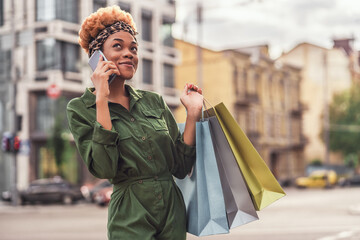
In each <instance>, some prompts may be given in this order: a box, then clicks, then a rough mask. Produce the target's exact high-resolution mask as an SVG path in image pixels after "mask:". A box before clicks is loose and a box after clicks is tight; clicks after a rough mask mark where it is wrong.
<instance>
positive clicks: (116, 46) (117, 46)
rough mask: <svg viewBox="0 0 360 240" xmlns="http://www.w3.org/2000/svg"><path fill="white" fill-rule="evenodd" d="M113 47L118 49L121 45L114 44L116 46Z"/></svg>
mask: <svg viewBox="0 0 360 240" xmlns="http://www.w3.org/2000/svg"><path fill="white" fill-rule="evenodd" d="M113 47H115V48H119V47H121V45H120V44H119V43H116V44H114V45H113Z"/></svg>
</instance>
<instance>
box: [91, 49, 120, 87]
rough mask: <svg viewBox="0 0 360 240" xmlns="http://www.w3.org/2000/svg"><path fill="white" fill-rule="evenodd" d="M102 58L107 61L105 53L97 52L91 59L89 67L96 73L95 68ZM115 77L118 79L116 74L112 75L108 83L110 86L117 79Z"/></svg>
mask: <svg viewBox="0 0 360 240" xmlns="http://www.w3.org/2000/svg"><path fill="white" fill-rule="evenodd" d="M100 56H103V59H104V61H107V59H106V57H105V55H104V53H103V52H102V51H101V50H96V51H95V52H94V53H93V55H91V57H90V59H89V65H90V67H91V69H92V70H93V71H95V68H96V66H97V65H98V62H99V58H100ZM115 77H116V74H111V75H110V77H109V80H108V83H109V84H110V83H111V82H112V81H113V80H114V79H115Z"/></svg>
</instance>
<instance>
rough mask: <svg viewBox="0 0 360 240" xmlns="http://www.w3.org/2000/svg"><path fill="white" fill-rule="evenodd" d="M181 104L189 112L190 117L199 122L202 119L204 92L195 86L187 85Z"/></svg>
mask: <svg viewBox="0 0 360 240" xmlns="http://www.w3.org/2000/svg"><path fill="white" fill-rule="evenodd" d="M180 101H181V103H182V104H183V105H184V107H185V108H186V111H187V115H188V117H191V118H194V119H195V120H196V121H198V120H199V119H200V117H201V111H202V106H203V96H202V90H201V88H199V87H198V86H196V85H194V84H188V83H187V84H186V85H185V87H184V90H183V92H182V94H181V97H180Z"/></svg>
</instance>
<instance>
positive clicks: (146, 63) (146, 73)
mask: <svg viewBox="0 0 360 240" xmlns="http://www.w3.org/2000/svg"><path fill="white" fill-rule="evenodd" d="M142 67H143V83H146V84H153V62H152V60H149V59H143V63H142Z"/></svg>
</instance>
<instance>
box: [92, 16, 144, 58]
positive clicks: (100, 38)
mask: <svg viewBox="0 0 360 240" xmlns="http://www.w3.org/2000/svg"><path fill="white" fill-rule="evenodd" d="M120 31H125V32H128V33H130V34H131V35H132V36H133V37H134V38H135V35H136V34H137V32H135V31H134V29H133V28H132V27H131V26H130V25H129V24H127V23H125V22H122V21H119V22H116V23H114V24H113V25H110V26H108V27H106V28H105V29H103V30H102V31H101V32H100V33H99V34H98V35H97V36H96V38H95V39H94V40H92V41H91V42H90V44H89V57H90V56H91V55H92V54H93V53H94V52H95V51H96V50H99V49H101V47H102V45H103V44H104V42H105V41H106V39H107V38H108V37H109V36H110V35H111V34H114V33H116V32H120ZM135 41H136V38H135Z"/></svg>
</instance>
